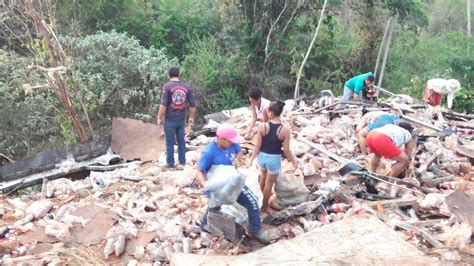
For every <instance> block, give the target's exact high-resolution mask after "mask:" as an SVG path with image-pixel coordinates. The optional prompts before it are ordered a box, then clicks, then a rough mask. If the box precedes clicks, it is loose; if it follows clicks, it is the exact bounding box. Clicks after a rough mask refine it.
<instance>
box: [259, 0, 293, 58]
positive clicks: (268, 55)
mask: <svg viewBox="0 0 474 266" xmlns="http://www.w3.org/2000/svg"><path fill="white" fill-rule="evenodd" d="M287 6H288V0H285V6H284V7H283V9H282V10H281V12H280V14H278V17H277V18H276V20H275V21H274V22H273V23H270V29H269V30H268V34H267V41H266V43H265V61H264V64H265V65H267V63H268V60H269V58H270V54H271V53H269V52H268V46H269V45H270V38H271V36H272V33H273V31H274V30H275V27H276V25H277V23H278V21H280V18H281V16H282V15H283V13H284V12H285V10H286V7H287Z"/></svg>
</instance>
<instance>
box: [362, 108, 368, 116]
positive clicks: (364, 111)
mask: <svg viewBox="0 0 474 266" xmlns="http://www.w3.org/2000/svg"><path fill="white" fill-rule="evenodd" d="M368 112H369V111H367V108H365V106H364V107H362V115H365V114H367V113H368Z"/></svg>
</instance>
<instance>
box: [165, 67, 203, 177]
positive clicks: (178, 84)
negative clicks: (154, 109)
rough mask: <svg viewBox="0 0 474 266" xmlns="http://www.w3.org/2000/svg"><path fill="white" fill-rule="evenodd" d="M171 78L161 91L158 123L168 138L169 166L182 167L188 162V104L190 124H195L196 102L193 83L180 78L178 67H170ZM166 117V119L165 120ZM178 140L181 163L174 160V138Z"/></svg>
mask: <svg viewBox="0 0 474 266" xmlns="http://www.w3.org/2000/svg"><path fill="white" fill-rule="evenodd" d="M168 74H169V79H170V81H169V82H167V83H166V84H165V85H164V86H163V90H162V91H161V104H160V109H159V110H158V117H157V120H156V123H157V124H158V125H159V126H160V125H162V124H163V129H164V133H165V139H166V164H167V167H168V168H177V169H182V168H183V166H184V165H185V164H186V157H185V154H186V142H185V140H184V128H185V121H186V106H189V119H188V126H190V127H192V126H193V125H194V117H195V115H196V104H195V103H194V98H193V93H192V88H191V85H189V84H187V83H185V82H183V81H181V80H180V78H179V77H180V73H179V68H178V67H171V68H170V69H169V72H168ZM163 117H164V120H163ZM175 137H176V139H177V140H178V160H179V165H176V166H175V162H174V140H175Z"/></svg>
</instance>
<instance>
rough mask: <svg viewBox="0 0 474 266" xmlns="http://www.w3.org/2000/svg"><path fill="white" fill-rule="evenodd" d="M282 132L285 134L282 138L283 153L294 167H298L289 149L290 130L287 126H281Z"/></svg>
mask: <svg viewBox="0 0 474 266" xmlns="http://www.w3.org/2000/svg"><path fill="white" fill-rule="evenodd" d="M282 130H284V132H282V133H283V134H284V136H285V138H284V139H283V153H284V154H285V157H286V159H288V161H290V162H291V163H292V164H293V166H294V167H295V169H298V162H296V159H295V156H293V153H292V152H291V150H290V139H291V132H290V130H289V129H288V128H283V129H282Z"/></svg>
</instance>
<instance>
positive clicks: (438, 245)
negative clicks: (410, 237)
mask: <svg viewBox="0 0 474 266" xmlns="http://www.w3.org/2000/svg"><path fill="white" fill-rule="evenodd" d="M396 226H397V227H399V228H401V229H403V230H406V231H409V232H413V233H415V234H417V235H419V236H421V237H423V238H424V239H425V240H426V241H428V243H430V244H431V245H432V246H433V247H435V248H443V247H444V245H443V243H441V242H440V241H439V240H438V239H437V238H436V237H434V236H432V235H431V234H430V233H429V232H428V231H426V230H425V229H421V228H419V227H417V226H415V225H412V224H409V223H402V224H397V225H396Z"/></svg>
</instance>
